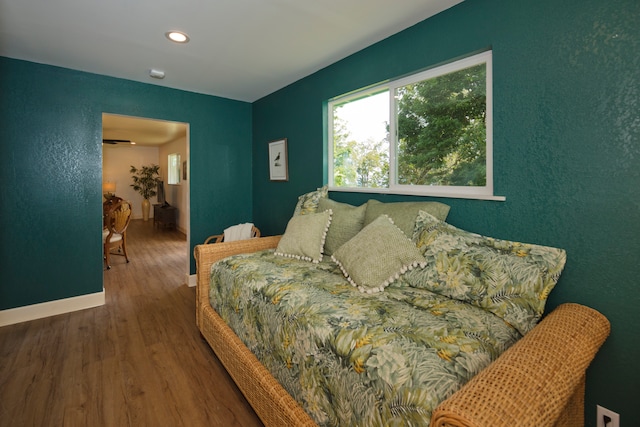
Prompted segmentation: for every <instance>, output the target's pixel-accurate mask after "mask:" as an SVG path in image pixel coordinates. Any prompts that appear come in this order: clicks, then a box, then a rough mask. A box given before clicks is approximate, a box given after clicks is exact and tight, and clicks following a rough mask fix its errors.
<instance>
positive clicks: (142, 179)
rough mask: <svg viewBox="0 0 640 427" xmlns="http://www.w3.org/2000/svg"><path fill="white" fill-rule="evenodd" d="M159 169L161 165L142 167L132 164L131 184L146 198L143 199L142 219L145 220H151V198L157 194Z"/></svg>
mask: <svg viewBox="0 0 640 427" xmlns="http://www.w3.org/2000/svg"><path fill="white" fill-rule="evenodd" d="M159 171H160V166H159V165H150V166H142V167H141V168H140V169H138V168H136V167H135V166H131V169H130V170H129V172H131V178H132V179H133V184H131V186H132V187H133V189H134V190H136V191H137V192H138V193H140V195H142V197H143V199H144V200H143V201H142V219H143V220H145V221H148V220H149V209H150V207H151V203H150V202H149V198H150V197H153V196H155V195H156V189H157V188H158V187H157V186H158V180H159V173H158V172H159Z"/></svg>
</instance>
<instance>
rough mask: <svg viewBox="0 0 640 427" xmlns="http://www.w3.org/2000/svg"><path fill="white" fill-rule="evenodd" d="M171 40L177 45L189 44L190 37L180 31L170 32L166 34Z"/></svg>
mask: <svg viewBox="0 0 640 427" xmlns="http://www.w3.org/2000/svg"><path fill="white" fill-rule="evenodd" d="M164 35H165V36H166V37H167V38H168V39H169V40H171V41H172V42H176V43H188V42H189V36H188V35H186V34H185V33H183V32H180V31H169V32H168V33H165V34H164Z"/></svg>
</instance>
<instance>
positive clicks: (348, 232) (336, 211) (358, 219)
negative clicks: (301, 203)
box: [318, 198, 367, 255]
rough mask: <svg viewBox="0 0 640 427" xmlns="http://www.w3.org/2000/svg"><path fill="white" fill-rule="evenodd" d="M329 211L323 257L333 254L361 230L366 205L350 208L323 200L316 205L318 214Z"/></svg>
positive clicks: (350, 206) (347, 205)
mask: <svg viewBox="0 0 640 427" xmlns="http://www.w3.org/2000/svg"><path fill="white" fill-rule="evenodd" d="M329 209H331V210H332V211H333V216H332V218H331V226H330V227H329V232H328V233H327V240H326V241H325V242H324V253H325V255H331V254H333V253H334V252H335V251H336V250H337V249H338V248H339V247H340V246H342V245H343V244H344V243H346V242H347V241H349V239H351V238H352V237H353V236H355V235H356V234H358V232H359V231H360V230H362V226H363V223H364V213H365V210H366V209H367V205H366V204H363V205H360V206H352V205H349V204H347V203H340V202H336V201H335V200H331V199H327V198H323V199H320V201H319V203H318V212H322V211H326V210H329Z"/></svg>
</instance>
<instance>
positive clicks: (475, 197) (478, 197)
mask: <svg viewBox="0 0 640 427" xmlns="http://www.w3.org/2000/svg"><path fill="white" fill-rule="evenodd" d="M329 191H336V192H341V193H372V194H399V195H403V196H424V197H439V198H445V199H471V200H490V201H495V202H504V201H506V200H507V197H506V196H494V195H490V194H462V193H446V192H443V193H440V192H433V193H431V192H425V191H415V190H414V191H411V190H397V189H393V190H392V189H390V188H363V187H329Z"/></svg>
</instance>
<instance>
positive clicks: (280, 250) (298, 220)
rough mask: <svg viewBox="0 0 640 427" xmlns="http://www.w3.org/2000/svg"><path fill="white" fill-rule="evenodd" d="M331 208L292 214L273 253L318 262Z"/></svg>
mask: <svg viewBox="0 0 640 427" xmlns="http://www.w3.org/2000/svg"><path fill="white" fill-rule="evenodd" d="M331 214H332V212H331V210H328V211H325V212H319V213H310V214H306V215H294V216H293V217H292V218H291V219H290V220H289V223H288V224H287V229H286V230H285V232H284V234H283V235H282V238H281V239H280V242H279V243H278V247H277V248H276V251H275V254H276V255H280V256H284V257H289V258H296V259H301V260H305V261H312V262H314V263H318V262H320V261H322V250H323V248H324V240H325V238H326V237H327V230H328V229H329V224H331Z"/></svg>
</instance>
